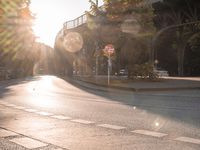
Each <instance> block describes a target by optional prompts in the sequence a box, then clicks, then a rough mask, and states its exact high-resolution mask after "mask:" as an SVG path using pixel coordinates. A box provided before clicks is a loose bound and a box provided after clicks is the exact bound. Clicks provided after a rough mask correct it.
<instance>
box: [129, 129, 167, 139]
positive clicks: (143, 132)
mask: <svg viewBox="0 0 200 150" xmlns="http://www.w3.org/2000/svg"><path fill="white" fill-rule="evenodd" d="M131 132H132V133H137V134H143V135H147V136H153V137H158V138H161V137H164V136H167V134H165V133H160V132H154V131H148V130H134V131H131Z"/></svg>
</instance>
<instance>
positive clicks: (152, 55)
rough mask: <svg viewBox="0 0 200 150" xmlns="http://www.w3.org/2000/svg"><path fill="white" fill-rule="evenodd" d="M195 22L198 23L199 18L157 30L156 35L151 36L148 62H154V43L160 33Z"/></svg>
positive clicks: (199, 21)
mask: <svg viewBox="0 0 200 150" xmlns="http://www.w3.org/2000/svg"><path fill="white" fill-rule="evenodd" d="M195 23H200V20H198V21H193V22H188V23H182V24H177V25H171V26H168V27H166V28H163V29H161V30H160V31H158V32H157V33H156V35H155V36H154V38H153V40H152V51H151V56H150V62H151V63H152V64H154V61H155V60H154V59H155V58H154V55H155V54H154V53H155V51H156V49H155V43H156V41H157V39H158V37H159V36H160V35H161V34H163V33H164V32H165V31H167V30H169V29H173V28H178V27H182V26H186V25H191V24H195Z"/></svg>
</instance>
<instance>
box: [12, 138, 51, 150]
mask: <svg viewBox="0 0 200 150" xmlns="http://www.w3.org/2000/svg"><path fill="white" fill-rule="evenodd" d="M9 141H11V142H13V143H15V144H18V145H21V146H23V147H25V148H28V149H35V148H40V147H44V146H47V145H48V144H46V143H42V142H40V141H36V140H33V139H30V138H27V137H23V138H14V139H12V140H9Z"/></svg>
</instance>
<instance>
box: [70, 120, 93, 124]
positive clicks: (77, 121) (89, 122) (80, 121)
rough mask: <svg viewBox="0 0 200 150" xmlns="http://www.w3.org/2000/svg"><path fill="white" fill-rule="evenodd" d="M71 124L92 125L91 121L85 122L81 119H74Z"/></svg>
mask: <svg viewBox="0 0 200 150" xmlns="http://www.w3.org/2000/svg"><path fill="white" fill-rule="evenodd" d="M71 121H72V122H76V123H82V124H93V123H94V122H92V121H87V120H82V119H75V120H71Z"/></svg>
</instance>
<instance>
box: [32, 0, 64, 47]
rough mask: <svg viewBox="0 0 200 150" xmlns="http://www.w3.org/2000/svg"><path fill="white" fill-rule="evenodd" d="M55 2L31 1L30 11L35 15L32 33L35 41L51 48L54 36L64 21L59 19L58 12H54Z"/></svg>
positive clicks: (45, 0)
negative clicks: (35, 38)
mask: <svg viewBox="0 0 200 150" xmlns="http://www.w3.org/2000/svg"><path fill="white" fill-rule="evenodd" d="M55 6H56V2H55V0H51V1H48V3H47V0H32V1H31V4H30V9H31V11H32V12H33V14H34V15H35V18H36V19H35V20H34V21H33V27H32V28H33V31H34V34H35V36H36V37H37V41H38V42H41V43H45V44H47V45H49V46H51V47H53V45H54V40H55V38H54V37H55V36H56V34H57V33H58V31H59V29H61V27H62V23H61V22H63V21H64V19H62V18H61V19H60V17H59V14H58V13H59V12H58V10H55Z"/></svg>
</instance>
